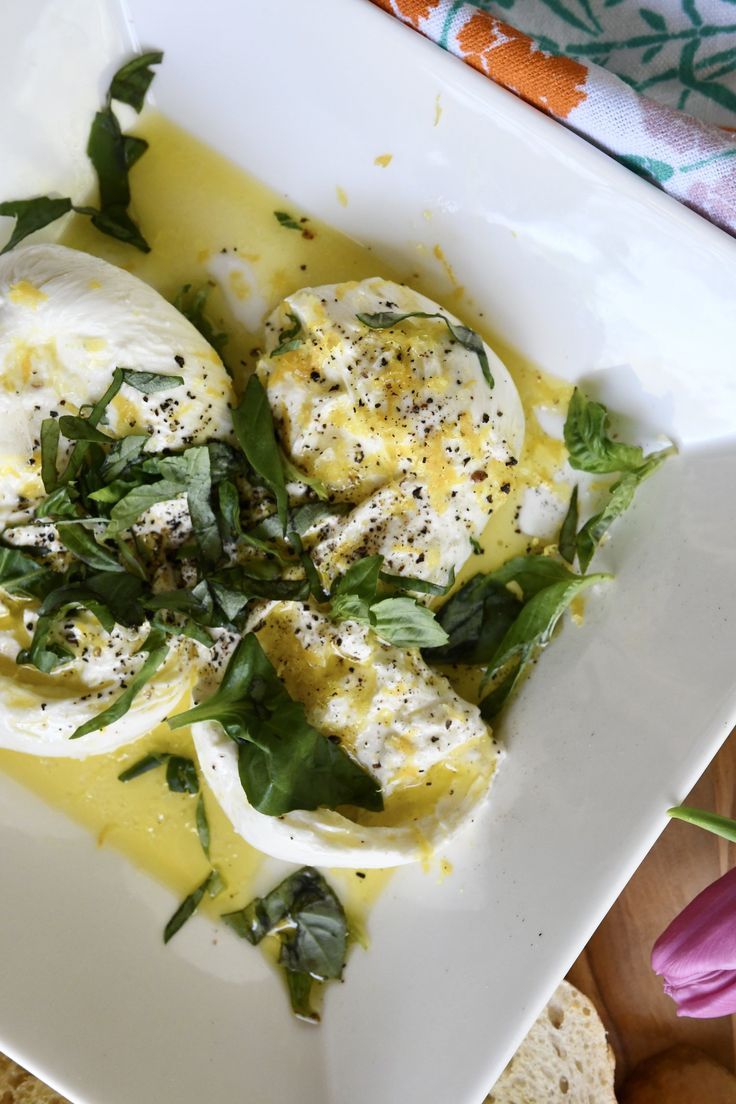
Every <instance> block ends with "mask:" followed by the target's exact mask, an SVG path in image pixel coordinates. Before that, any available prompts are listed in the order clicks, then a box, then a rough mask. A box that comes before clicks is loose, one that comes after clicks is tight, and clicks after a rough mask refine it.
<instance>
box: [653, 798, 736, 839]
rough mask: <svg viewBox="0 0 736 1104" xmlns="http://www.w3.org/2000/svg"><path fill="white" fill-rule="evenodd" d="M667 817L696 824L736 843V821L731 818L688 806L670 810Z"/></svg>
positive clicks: (679, 806)
mask: <svg viewBox="0 0 736 1104" xmlns="http://www.w3.org/2000/svg"><path fill="white" fill-rule="evenodd" d="M667 816H670V817H673V818H674V819H675V820H684V821H685V822H686V823H687V824H694V825H696V827H698V828H704V829H705V830H706V832H713V834H714V835H716V836H720V837H721V838H722V839H727V840H730V841H731V843H736V820H732V819H731V817H725V816H719V815H718V813H709V812H707V810H705V809H693V808H691V807H690V806H688V805H677V806H676V807H675V808H674V809H668V810H667Z"/></svg>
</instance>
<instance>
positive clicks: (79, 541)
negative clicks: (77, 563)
mask: <svg viewBox="0 0 736 1104" xmlns="http://www.w3.org/2000/svg"><path fill="white" fill-rule="evenodd" d="M56 528H57V532H58V534H59V540H60V541H61V543H62V544H63V545H64V547H65V548H66V549H67V551H69V552H71V554H72V555H73V556H74V557H76V559H78V560H81V562H82V563H85V564H87V566H88V567H92V568H94V570H95V571H120V572H123V571H125V568H124V567H123V566H122V565H121V564H120V562H119V560H118V557H117V556H116V555H114V554H113V553H112V552H110V551H109V550H108V549H107V548H105V547H104V546H103V545H101V544H100V543H99V541H97V540H96V538H95V536H94V534H93V533H91V532H90V531H89V530H88V529H84V528H83V527H82V526H81V525H74V524H71V523H67V524H64V523H63V522H61V523H60V524H59V525H57V527H56Z"/></svg>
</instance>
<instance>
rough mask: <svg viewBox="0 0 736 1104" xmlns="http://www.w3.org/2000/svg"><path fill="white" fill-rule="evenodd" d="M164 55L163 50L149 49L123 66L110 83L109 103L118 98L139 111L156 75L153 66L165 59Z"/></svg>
mask: <svg viewBox="0 0 736 1104" xmlns="http://www.w3.org/2000/svg"><path fill="white" fill-rule="evenodd" d="M163 57H164V55H163V52H162V51H161V50H149V52H148V53H145V54H139V55H138V56H137V57H134V58H132V59H131V60H130V61H129V62H127V64H125V65H123V66H121V68H120V69H118V71H117V73H116V74H115V76H114V77H113V78H112V81H111V83H110V90H109V92H108V94H107V100H108V103H109V102H110V100H118V101H119V102H120V103H126V104H129V105H130V106H131V107H133V108H135V110H136V111H138V112H139V111H140V110H141V108H142V107H143V101H144V100H145V98H146V92H147V91H148V89H149V86H150V84H151V81H152V80H153V78H154V77H155V75H156V74H155V73H154V72H153V70H152V69H151V66H152V65H158V64H159V63H160V62H161V61H163Z"/></svg>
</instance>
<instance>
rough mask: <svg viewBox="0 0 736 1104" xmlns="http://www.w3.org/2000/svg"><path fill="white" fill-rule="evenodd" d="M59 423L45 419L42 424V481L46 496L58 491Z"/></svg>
mask: <svg viewBox="0 0 736 1104" xmlns="http://www.w3.org/2000/svg"><path fill="white" fill-rule="evenodd" d="M60 435H61V431H60V429H59V421H58V419H57V418H44V420H43V421H42V422H41V479H42V480H43V485H44V490H45V491H46V494H51V493H52V491H54V490H55V489H56V485H57V483H58V479H59V473H58V471H57V468H56V457H57V455H58V452H59V437H60Z"/></svg>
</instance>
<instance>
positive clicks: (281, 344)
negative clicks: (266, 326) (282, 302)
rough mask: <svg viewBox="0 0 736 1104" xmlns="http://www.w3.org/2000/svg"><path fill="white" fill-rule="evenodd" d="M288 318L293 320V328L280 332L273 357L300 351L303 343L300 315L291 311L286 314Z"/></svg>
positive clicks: (287, 327)
mask: <svg viewBox="0 0 736 1104" xmlns="http://www.w3.org/2000/svg"><path fill="white" fill-rule="evenodd" d="M286 317H287V318H290V319H291V322H292V324H291V326H285V327H284V329H283V330H281V331H280V332H279V336H278V345H277V346H276V348H275V349H274V350H273V352H272V353H271V356H272V357H277V356H283V355H284V353H291V352H293V350H294V349H298V348H299V346H300V345H301V344H302V342H303V340H304V339H303V337H302V332H303V331H302V322H301V319H300V318H299V316H298V315H296V314H292V312H291V311H287V312H286Z"/></svg>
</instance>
